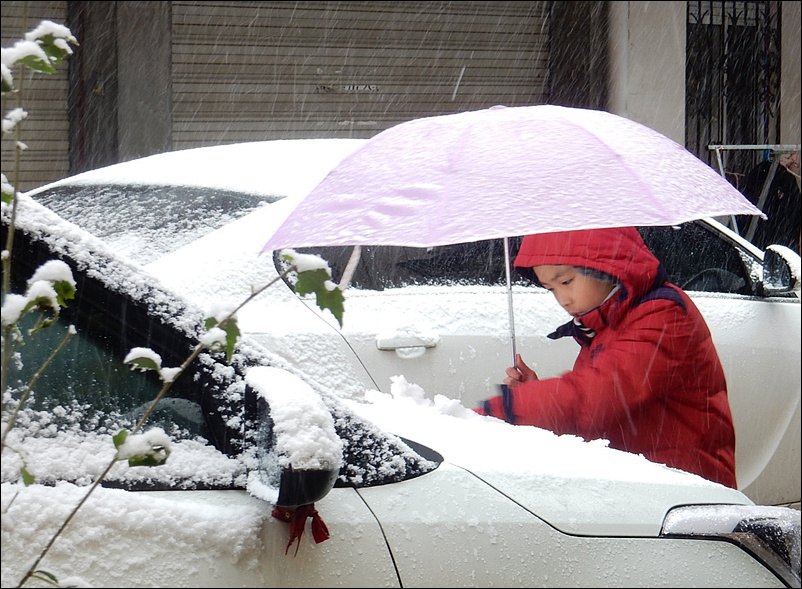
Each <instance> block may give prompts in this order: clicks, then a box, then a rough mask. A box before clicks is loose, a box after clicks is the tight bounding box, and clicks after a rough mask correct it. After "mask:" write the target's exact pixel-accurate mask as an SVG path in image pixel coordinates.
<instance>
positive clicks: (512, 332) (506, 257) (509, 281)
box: [504, 237, 517, 366]
mask: <svg viewBox="0 0 802 589" xmlns="http://www.w3.org/2000/svg"><path fill="white" fill-rule="evenodd" d="M511 267H512V264H511V263H510V239H509V237H505V238H504V269H505V270H506V272H507V308H508V309H509V315H510V345H511V346H512V366H515V363H516V356H517V353H516V351H515V317H514V315H513V311H512V279H511V277H510V268H511Z"/></svg>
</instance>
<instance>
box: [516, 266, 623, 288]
mask: <svg viewBox="0 0 802 589" xmlns="http://www.w3.org/2000/svg"><path fill="white" fill-rule="evenodd" d="M574 268H576V271H577V272H579V273H580V274H581V275H582V276H587V277H588V278H595V279H596V280H601V281H602V282H606V283H607V284H615V285H618V284H621V281H620V280H618V278H616V277H615V276H613V275H612V274H608V273H607V272H602V271H601V270H594V269H593V268H586V267H585V266H574ZM515 269H516V270H517V271H518V273H519V274H520V275H521V276H523V277H524V278H527V279H528V280H531V281H532V282H534V283H535V284H536V285H538V286H540V287H542V286H543V285H542V284H540V281H539V280H538V279H537V275H536V274H535V271H534V270H533V269H532V268H529V267H526V266H517V267H516V268H515Z"/></svg>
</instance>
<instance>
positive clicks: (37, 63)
mask: <svg viewBox="0 0 802 589" xmlns="http://www.w3.org/2000/svg"><path fill="white" fill-rule="evenodd" d="M18 63H21V64H23V65H24V66H27V67H29V68H31V69H32V70H34V71H37V72H42V73H45V74H55V73H56V68H54V67H53V66H52V65H50V62H49V61H45V60H42V59H40V58H39V57H37V56H35V55H26V56H25V57H23V58H22V59H20V60H19V61H18Z"/></svg>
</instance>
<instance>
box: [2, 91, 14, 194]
mask: <svg viewBox="0 0 802 589" xmlns="http://www.w3.org/2000/svg"><path fill="white" fill-rule="evenodd" d="M13 89H14V86H12V85H11V84H9V83H8V81H6V79H5V78H2V83H0V91H2V92H3V94H5V93H6V92H11V91H12V90H13ZM5 200H6V193H5V192H4V193H3V202H5Z"/></svg>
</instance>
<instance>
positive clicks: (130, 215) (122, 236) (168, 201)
mask: <svg viewBox="0 0 802 589" xmlns="http://www.w3.org/2000/svg"><path fill="white" fill-rule="evenodd" d="M34 198H35V199H36V200H37V201H38V202H40V203H42V204H43V205H45V206H46V207H48V208H50V209H51V210H53V211H55V212H56V213H58V214H59V215H60V216H62V217H64V218H65V219H68V220H72V221H73V222H75V223H78V224H80V225H81V227H82V228H84V229H86V230H87V231H89V232H90V233H92V234H93V235H95V236H97V237H100V238H101V239H103V240H104V241H106V242H107V243H108V244H109V245H111V246H112V247H113V248H114V249H115V250H116V251H117V252H119V253H121V254H123V255H127V256H130V257H132V258H133V259H135V260H137V261H138V262H140V263H143V264H147V263H148V262H151V261H153V260H157V259H159V258H160V257H162V256H163V255H165V254H167V253H170V252H172V251H175V250H177V249H178V248H180V247H181V246H183V245H186V244H188V243H190V242H192V241H195V240H196V239H198V238H200V237H203V236H204V235H206V234H207V233H211V232H212V231H214V230H215V229H217V228H219V227H222V226H224V225H226V224H228V223H230V222H231V221H233V220H234V219H238V218H239V217H242V216H243V215H246V214H248V213H250V212H251V211H253V210H254V209H256V208H257V207H259V206H261V205H263V204H265V203H270V202H275V201H277V200H279V199H280V198H282V197H280V196H275V197H266V196H264V195H255V194H247V193H243V192H231V191H226V190H220V189H214V188H197V187H191V186H153V185H95V184H65V185H57V186H54V187H52V188H49V189H47V190H43V191H41V192H37V193H36V195H35V196H34Z"/></svg>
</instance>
